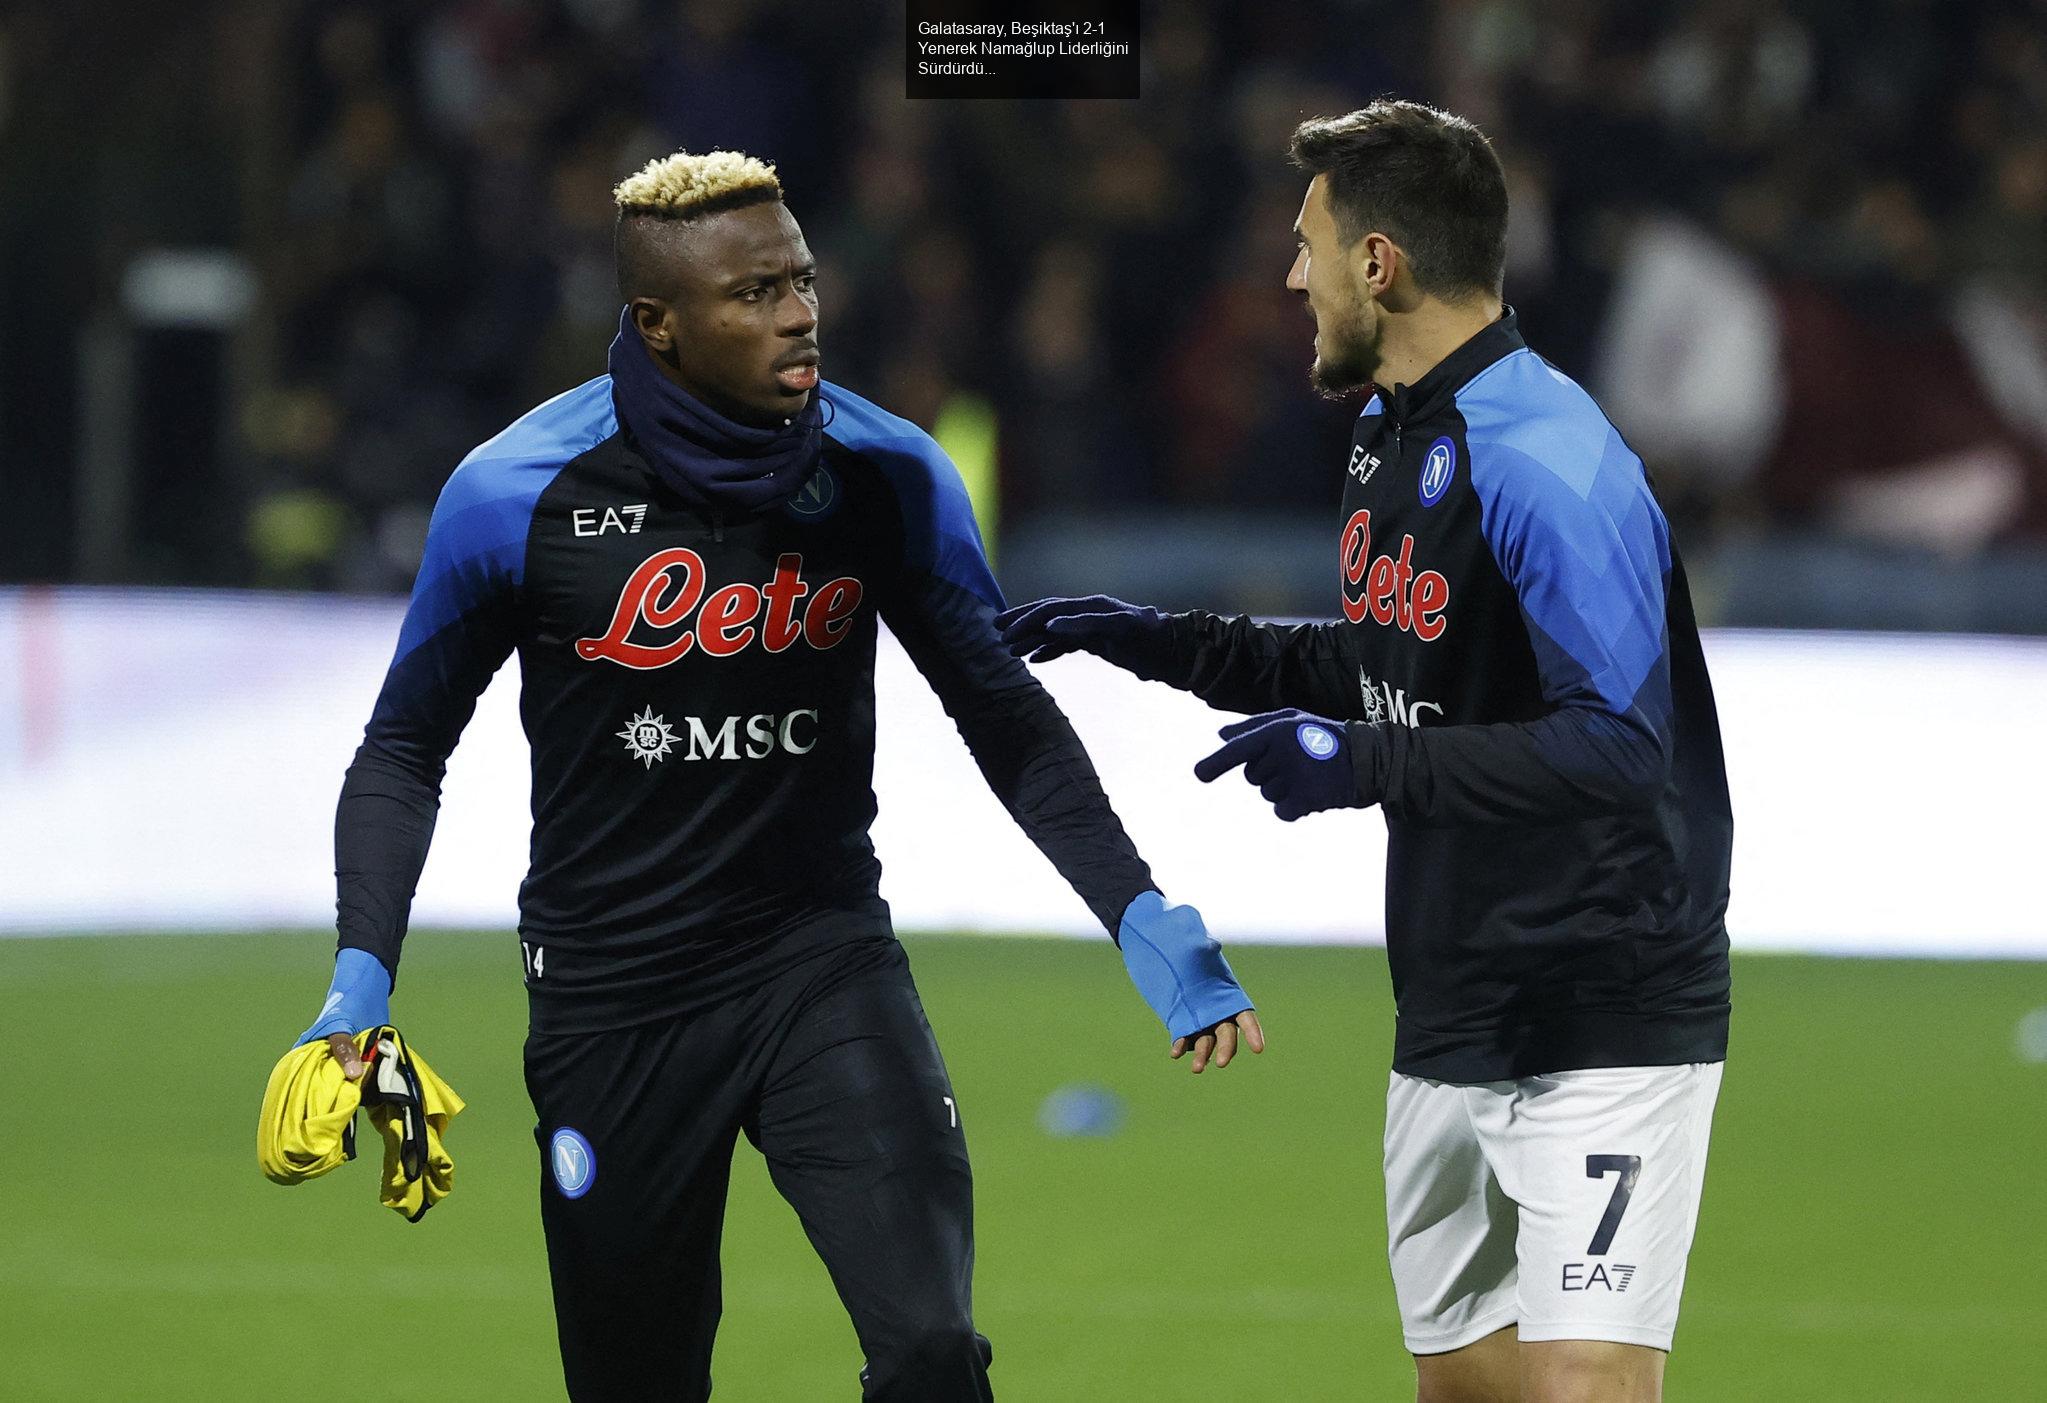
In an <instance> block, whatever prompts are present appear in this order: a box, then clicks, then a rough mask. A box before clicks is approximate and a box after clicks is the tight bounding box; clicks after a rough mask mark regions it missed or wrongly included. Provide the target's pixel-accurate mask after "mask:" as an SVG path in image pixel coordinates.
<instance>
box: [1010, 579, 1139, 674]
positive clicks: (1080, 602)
mask: <svg viewBox="0 0 2047 1403" xmlns="http://www.w3.org/2000/svg"><path fill="white" fill-rule="evenodd" d="M1170 622H1171V619H1170V617H1169V616H1168V615H1166V614H1164V613H1162V612H1160V611H1159V610H1157V609H1149V608H1146V607H1145V606H1144V605H1142V604H1125V603H1124V602H1123V601H1122V600H1120V599H1111V598H1109V596H1108V595H1106V594H1090V595H1088V596H1087V597H1086V598H1084V599H1040V600H1038V601H1037V602H1036V603H1033V604H1019V605H1017V607H1016V608H1014V609H1005V610H1003V612H1001V613H1000V614H997V615H996V616H995V626H996V627H997V628H999V629H1001V630H1002V641H1003V643H1004V644H1005V645H1006V646H1007V647H1008V648H1009V651H1010V653H1011V654H1012V655H1014V656H1016V657H1019V658H1023V659H1024V660H1025V661H1027V662H1034V663H1045V662H1050V661H1052V659H1054V658H1063V657H1065V656H1066V655H1067V654H1068V653H1093V654H1094V655H1095V656H1096V657H1098V658H1103V659H1106V660H1107V661H1109V662H1112V663H1114V664H1116V666H1118V667H1121V668H1127V669H1128V670H1130V671H1131V672H1134V673H1136V674H1138V675H1139V676H1140V677H1146V678H1147V680H1151V681H1157V680H1158V679H1157V678H1156V677H1152V676H1150V674H1151V673H1152V672H1154V671H1155V670H1156V669H1155V667H1154V666H1153V665H1152V659H1153V658H1154V657H1159V656H1162V655H1163V654H1164V652H1165V650H1166V648H1167V646H1168V644H1167V639H1166V629H1167V627H1168V625H1169V624H1170Z"/></svg>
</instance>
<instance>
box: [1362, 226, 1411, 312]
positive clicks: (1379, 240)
mask: <svg viewBox="0 0 2047 1403" xmlns="http://www.w3.org/2000/svg"><path fill="white" fill-rule="evenodd" d="M1400 259H1401V252H1400V246H1399V245H1398V244H1396V243H1394V242H1393V240H1391V239H1389V238H1387V237H1386V236H1385V235H1384V234H1381V233H1379V232H1378V231H1376V230H1374V231H1373V232H1371V233H1369V234H1366V235H1365V236H1364V237H1363V238H1362V239H1359V240H1358V241H1357V243H1355V244H1354V245H1352V246H1351V266H1352V269H1353V270H1354V271H1355V273H1356V275H1357V282H1358V290H1359V291H1360V292H1362V293H1364V294H1365V295H1366V296H1367V297H1384V296H1385V295H1386V292H1387V289H1389V288H1391V287H1392V286H1393V275H1394V272H1395V271H1396V270H1397V269H1398V268H1399V266H1400Z"/></svg>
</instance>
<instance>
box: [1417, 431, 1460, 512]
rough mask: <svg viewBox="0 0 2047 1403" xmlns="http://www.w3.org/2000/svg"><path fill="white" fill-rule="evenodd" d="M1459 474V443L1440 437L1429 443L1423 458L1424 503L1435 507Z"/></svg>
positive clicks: (1422, 484) (1422, 486) (1422, 492)
mask: <svg viewBox="0 0 2047 1403" xmlns="http://www.w3.org/2000/svg"><path fill="white" fill-rule="evenodd" d="M1455 476H1457V445H1456V444H1454V443H1452V442H1451V441H1450V440H1449V439H1447V438H1439V439H1437V440H1436V441H1435V442H1434V443H1432V444H1430V445H1429V451H1428V453H1427V454H1426V455H1424V456H1423V458H1422V476H1421V494H1422V505H1423V506H1425V507H1433V506H1434V505H1436V503H1438V502H1440V501H1442V500H1443V494H1444V493H1445V492H1448V491H1449V490H1450V479H1451V478H1453V477H1455Z"/></svg>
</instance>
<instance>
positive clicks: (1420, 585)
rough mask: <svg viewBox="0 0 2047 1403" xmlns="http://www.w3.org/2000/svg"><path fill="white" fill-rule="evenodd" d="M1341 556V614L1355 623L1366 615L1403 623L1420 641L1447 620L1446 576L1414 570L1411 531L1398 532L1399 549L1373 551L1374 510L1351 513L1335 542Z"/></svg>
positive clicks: (1431, 637) (1430, 638)
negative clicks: (1354, 592)
mask: <svg viewBox="0 0 2047 1403" xmlns="http://www.w3.org/2000/svg"><path fill="white" fill-rule="evenodd" d="M1339 551H1340V554H1341V557H1342V560H1343V582H1344V586H1345V588H1344V591H1343V616H1344V617H1345V618H1346V619H1349V620H1350V621H1351V622H1352V623H1354V624H1361V623H1363V622H1364V621H1365V620H1366V619H1368V618H1369V619H1371V620H1372V621H1373V622H1375V623H1381V624H1392V625H1393V626H1394V627H1396V628H1401V629H1405V630H1406V631H1408V632H1410V633H1412V634H1413V635H1414V636H1415V637H1416V638H1419V639H1420V640H1421V641H1422V642H1424V643H1433V642H1435V641H1436V640H1437V639H1438V638H1441V637H1442V636H1443V630H1444V629H1445V628H1447V627H1449V625H1450V621H1449V620H1448V619H1446V618H1444V617H1443V611H1444V610H1445V609H1447V608H1448V607H1449V606H1450V582H1449V581H1448V580H1447V579H1445V578H1443V576H1442V574H1441V573H1440V572H1439V571H1435V570H1424V571H1422V572H1421V573H1420V574H1419V575H1417V574H1416V573H1415V571H1414V537H1413V536H1411V535H1404V536H1402V537H1401V538H1400V553H1399V554H1398V555H1391V554H1388V555H1382V556H1378V557H1376V558H1375V557H1374V556H1373V555H1372V514H1371V513H1370V512H1369V511H1362V510H1361V511H1357V512H1354V513H1352V515H1351V519H1350V520H1349V521H1347V522H1345V523H1344V527H1343V539H1342V542H1341V544H1340V546H1339ZM1356 585H1363V586H1364V593H1363V594H1361V595H1359V596H1357V597H1356V598H1352V597H1351V587H1352V586H1356Z"/></svg>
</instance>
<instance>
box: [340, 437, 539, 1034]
mask: <svg viewBox="0 0 2047 1403" xmlns="http://www.w3.org/2000/svg"><path fill="white" fill-rule="evenodd" d="M494 466H495V465H494V464H492V463H489V462H484V463H472V464H465V465H464V467H463V468H462V469H460V470H458V471H457V472H456V474H455V476H454V477H453V478H451V479H450V480H449V483H448V485H447V487H446V488H444V489H443V490H442V493H441V498H440V501H439V503H438V504H437V505H436V506H435V508H434V516H433V522H432V524H431V525H430V526H429V528H428V531H427V542H426V551H425V554H424V556H423V557H422V559H421V561H420V567H419V577H418V579H417V581H416V582H415V583H414V585H413V591H412V599H411V602H410V603H409V604H408V605H407V606H406V611H405V620H404V623H403V624H402V625H401V626H400V628H399V633H398V648H397V651H396V654H395V656H394V657H393V658H392V661H391V667H390V670H389V671H388V672H387V673H386V674H385V677H384V685H383V687H382V689H381V690H380V691H379V692H378V695H377V702H376V706H375V708H374V709H373V710H372V712H371V714H370V721H369V725H368V726H367V727H365V728H364V733H363V743H362V745H361V746H360V747H359V748H358V749H357V750H356V753H355V759H354V760H353V761H352V762H351V763H350V765H349V767H348V773H347V775H346V776H345V777H344V778H343V780H342V784H341V799H340V802H339V803H338V804H337V805H336V806H335V813H334V874H335V886H336V903H335V910H336V916H337V925H338V930H339V941H338V946H339V948H338V950H337V953H336V956H335V962H334V980H333V984H332V985H331V986H330V987H329V989H328V993H327V1002H326V1004H325V1005H324V1006H323V1007H322V1009H321V1013H320V1017H319V1018H318V1019H317V1020H315V1021H314V1023H313V1026H312V1027H310V1028H308V1029H307V1030H306V1033H305V1036H304V1037H302V1038H301V1039H300V1041H301V1042H310V1041H312V1040H313V1039H314V1038H316V1037H321V1036H327V1037H329V1043H330V1046H332V1047H333V1049H334V1055H335V1056H336V1058H337V1059H339V1060H340V1061H341V1062H342V1063H343V1065H344V1068H347V1067H350V1066H353V1067H356V1068H360V1066H361V1063H360V1061H359V1059H358V1058H357V1056H356V1052H355V1046H354V1043H353V1042H352V1041H351V1040H350V1039H349V1038H348V1037H347V1036H346V1035H347V1034H350V1033H356V1032H360V1031H362V1029H364V1028H368V1027H374V1026H375V1025H376V1024H378V1023H382V1022H385V1021H386V1020H387V1019H388V1017H389V999H390V994H391V989H392V986H393V984H394V982H395V979H396V971H397V968H398V956H399V950H400V947H401V946H402V945H403V943H404V940H405V930H406V924H407V920H408V917H409V915H410V912H411V908H412V895H413V892H414V890H415V889H417V887H418V885H419V874H420V872H421V870H422V869H423V868H424V867H425V866H426V855H427V846H428V844H429V843H430V841H431V840H432V838H433V831H434V819H435V817H436V815H437V814H438V813H439V811H440V802H441V777H442V775H443V774H444V773H445V772H446V769H447V762H448V756H449V755H450V754H451V753H452V752H453V751H454V749H455V743H456V741H457V740H458V739H460V737H461V734H462V729H463V727H464V726H466V725H467V724H468V722H469V718H470V716H471V715H472V714H474V712H475V710H476V700H477V698H478V697H479V696H481V695H482V694H483V689H484V688H485V687H486V686H488V685H489V683H490V679H491V677H492V675H493V674H495V673H496V671H497V670H498V668H499V666H500V665H502V664H503V662H504V660H505V659H506V658H507V657H508V656H510V654H511V650H512V646H513V640H514V623H513V617H512V597H513V591H514V588H515V586H516V579H515V577H514V571H513V567H512V566H511V565H510V563H509V562H510V561H511V560H513V559H516V556H514V555H512V554H511V553H512V552H514V551H516V550H519V549H523V542H524V534H525V530H524V521H525V518H526V516H527V515H529V514H530V509H531V508H530V500H523V501H522V500H520V499H518V498H516V497H508V496H507V495H505V493H504V492H503V490H502V481H501V476H500V475H496V474H494V473H493V471H492V469H493V468H494ZM354 1074H359V1073H354Z"/></svg>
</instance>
